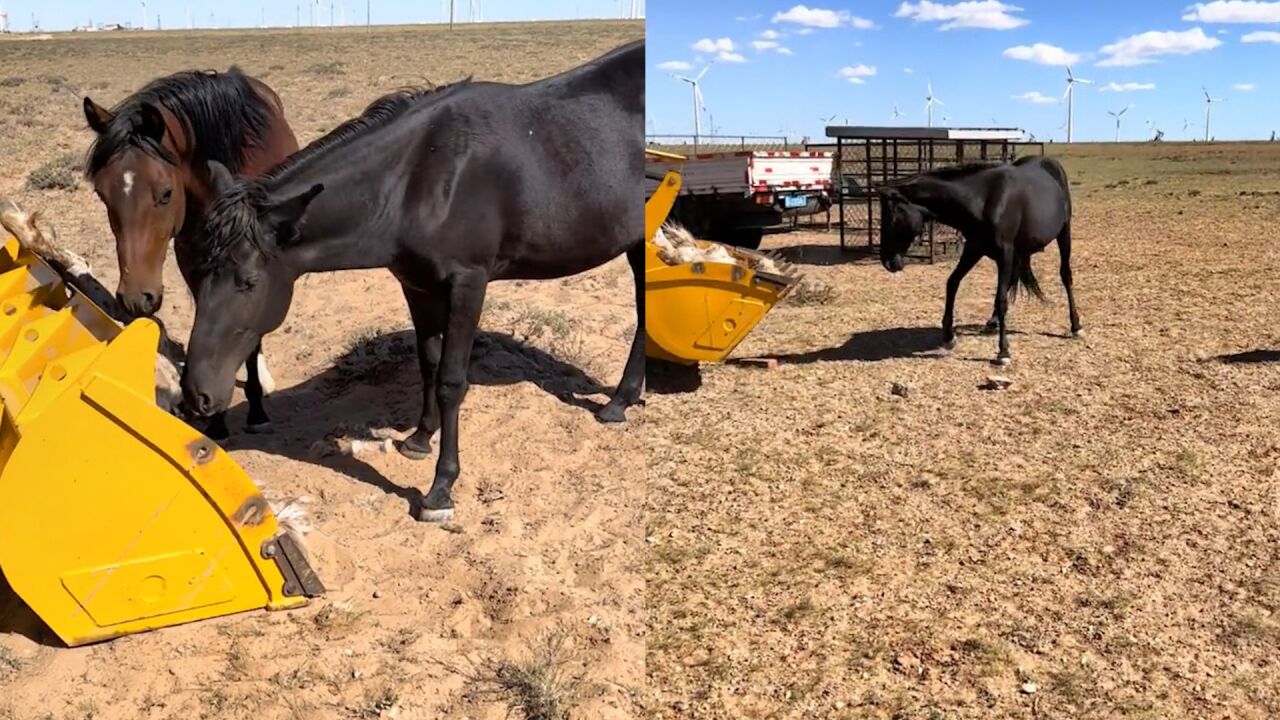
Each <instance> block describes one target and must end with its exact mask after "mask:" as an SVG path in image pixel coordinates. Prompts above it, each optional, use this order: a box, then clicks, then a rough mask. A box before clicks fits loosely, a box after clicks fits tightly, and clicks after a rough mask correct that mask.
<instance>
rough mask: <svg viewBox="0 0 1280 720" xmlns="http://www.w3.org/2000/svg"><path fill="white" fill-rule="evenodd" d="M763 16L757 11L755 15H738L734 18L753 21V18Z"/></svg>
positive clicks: (740, 20)
mask: <svg viewBox="0 0 1280 720" xmlns="http://www.w3.org/2000/svg"><path fill="white" fill-rule="evenodd" d="M761 17H763V16H762V15H760V14H759V13H756V14H755V15H739V16H738V17H736V18H734V20H737V21H738V22H751V21H753V20H759V19H760V18H761Z"/></svg>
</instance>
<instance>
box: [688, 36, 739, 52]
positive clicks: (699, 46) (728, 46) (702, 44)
mask: <svg viewBox="0 0 1280 720" xmlns="http://www.w3.org/2000/svg"><path fill="white" fill-rule="evenodd" d="M693 49H694V50H697V51H698V52H701V53H713V52H733V41H732V40H730V39H729V38H720V39H719V40H712V39H711V38H702V39H701V40H699V41H698V42H696V43H694V44H693Z"/></svg>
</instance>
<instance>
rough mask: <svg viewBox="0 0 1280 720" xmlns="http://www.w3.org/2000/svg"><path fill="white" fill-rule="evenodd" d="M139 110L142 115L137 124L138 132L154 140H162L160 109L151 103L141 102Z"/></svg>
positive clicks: (162, 118) (162, 130)
mask: <svg viewBox="0 0 1280 720" xmlns="http://www.w3.org/2000/svg"><path fill="white" fill-rule="evenodd" d="M141 112H142V116H141V119H140V120H139V121H138V125H137V128H138V132H140V133H142V134H143V135H144V136H145V137H149V138H151V139H152V140H155V141H156V142H160V141H161V140H164V133H165V126H164V115H162V114H161V113H160V110H159V109H158V108H156V106H155V105H152V104H151V103H143V104H142V107H141Z"/></svg>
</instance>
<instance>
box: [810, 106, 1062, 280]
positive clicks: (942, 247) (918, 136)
mask: <svg viewBox="0 0 1280 720" xmlns="http://www.w3.org/2000/svg"><path fill="white" fill-rule="evenodd" d="M826 132H827V137H829V138H833V139H834V140H835V143H834V144H833V145H832V144H828V145H827V146H824V147H823V149H831V148H832V147H834V150H835V160H834V162H833V163H832V168H833V170H832V172H833V174H835V175H836V177H833V178H832V184H833V185H834V186H835V189H836V190H837V192H836V195H837V205H838V207H839V225H840V248H841V249H852V248H855V247H858V246H859V245H861V243H858V242H857V240H858V239H860V238H866V244H865V246H863V247H865V248H866V249H867V250H874V249H875V248H876V247H878V246H879V236H880V202H879V194H878V193H877V192H876V187H877V186H879V185H882V184H884V183H887V182H891V181H893V180H899V179H902V178H907V177H911V176H913V175H919V174H920V173H924V172H928V171H930V170H933V169H936V168H940V167H947V166H951V165H960V164H963V163H967V162H980V161H985V160H999V161H1002V162H1012V161H1013V160H1015V159H1017V158H1018V157H1020V156H1022V155H1026V154H1028V153H1036V154H1039V155H1043V154H1044V144H1043V143H1038V142H1022V138H1024V137H1025V133H1024V132H1023V131H1022V130H1019V129H1017V128H945V127H941V128H937V127H868V126H843V125H842V126H829V127H827V130H826ZM815 147H816V146H815ZM963 242H964V240H963V238H962V237H960V234H959V233H958V232H956V231H955V230H953V229H951V228H949V227H945V226H942V227H935V226H934V223H932V222H930V223H929V224H928V226H927V227H926V229H925V231H924V232H923V233H922V234H921V236H920V238H919V239H918V240H917V241H916V242H915V243H914V244H912V246H911V248H910V250H908V252H907V256H908V257H910V258H913V259H917V260H924V261H926V262H930V263H932V262H934V261H936V260H938V259H941V258H951V257H955V256H956V255H958V254H959V252H960V248H961V245H962V243H963Z"/></svg>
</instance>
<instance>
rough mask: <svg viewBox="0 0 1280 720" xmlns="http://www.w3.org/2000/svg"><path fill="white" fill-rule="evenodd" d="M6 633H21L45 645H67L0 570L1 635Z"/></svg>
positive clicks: (59, 646)
mask: <svg viewBox="0 0 1280 720" xmlns="http://www.w3.org/2000/svg"><path fill="white" fill-rule="evenodd" d="M4 635H20V636H22V637H25V638H26V639H28V640H30V641H31V642H33V643H36V644H37V645H43V646H45V647H56V648H64V647H66V645H64V644H63V642H62V641H61V640H59V639H58V636H57V635H55V634H54V632H53V630H50V629H49V626H48V625H45V624H44V621H43V620H41V619H40V616H39V615H36V614H35V612H34V611H33V610H32V609H31V608H29V607H27V604H26V603H25V602H23V601H22V598H20V597H18V594H17V593H16V592H14V591H13V588H11V587H10V586H9V581H8V580H6V579H5V577H4V572H3V571H0V636H4Z"/></svg>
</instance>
